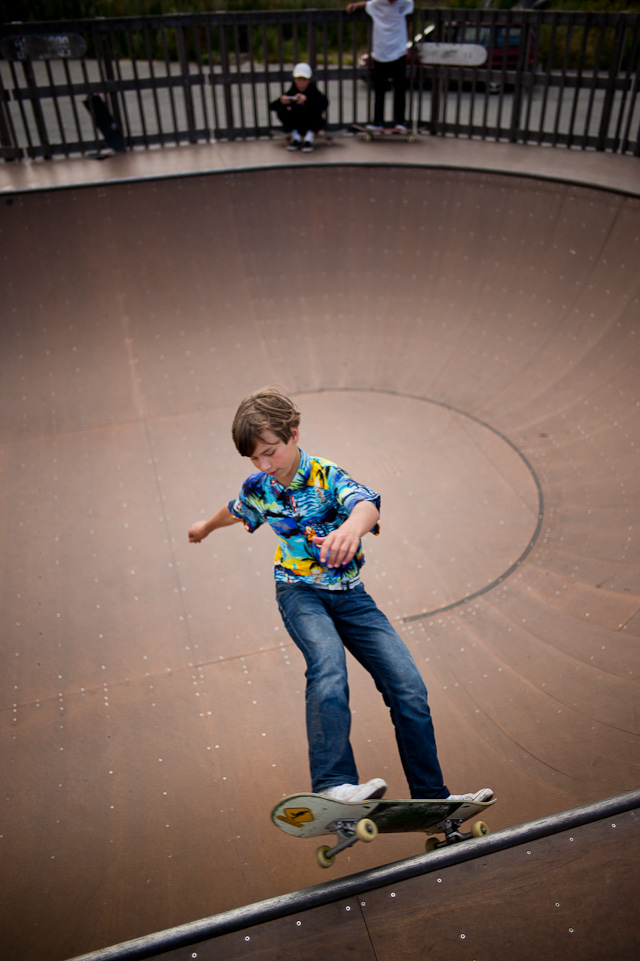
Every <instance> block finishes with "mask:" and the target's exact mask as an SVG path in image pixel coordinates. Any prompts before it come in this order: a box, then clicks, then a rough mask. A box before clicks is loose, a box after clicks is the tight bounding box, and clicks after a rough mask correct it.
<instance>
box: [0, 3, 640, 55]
mask: <svg viewBox="0 0 640 961" xmlns="http://www.w3.org/2000/svg"><path fill="white" fill-rule="evenodd" d="M346 2H347V0H344V4H341V3H339V2H337V0H29V2H28V3H25V0H3V2H2V14H3V19H4V21H5V22H11V21H16V20H28V21H31V22H37V21H69V20H92V19H95V18H97V17H107V18H117V19H123V18H130V17H137V18H139V17H159V16H162V15H171V14H177V13H182V14H198V13H205V12H216V11H227V12H241V11H245V12H246V11H283V12H287V11H293V10H304V9H316V10H323V9H324V10H338V9H342V8H343V6H344V5H346ZM435 6H437V7H439V8H440V9H451V10H454V9H458V10H459V9H478V8H486V6H485V3H484V2H483V0H475V2H473V0H468V2H464V0H463V2H459V0H458V2H449V3H440V4H437V5H431V4H428V3H424V2H422V0H417V7H418V8H419V9H423V10H427V11H428V10H430V9H434V7H435ZM513 6H514V0H494V2H493V3H492V4H491V9H492V10H507V9H510V8H512V7H513ZM543 9H544V11H545V12H548V11H551V10H560V11H563V12H565V13H570V12H571V11H575V12H580V13H584V12H585V11H591V12H596V13H597V12H607V13H615V12H621V11H629V12H633V11H635V12H638V11H640V2H630V0H614V2H608V3H605V2H601V0H555V2H552V3H547V4H545V5H544V7H543ZM338 29H339V28H338V23H337V22H336V21H335V19H333V20H332V22H325V23H323V24H321V25H316V28H315V30H314V31H313V35H312V36H309V35H308V29H307V24H306V23H305V21H304V18H300V20H299V22H296V23H293V22H288V23H279V24H277V25H274V24H268V25H264V26H263V25H262V24H258V25H247V24H245V25H241V26H238V27H237V29H236V28H231V27H227V28H225V27H219V26H218V25H217V24H216V25H213V26H210V27H206V26H203V25H187V26H185V27H184V28H183V29H182V30H180V31H179V30H177V29H175V28H174V27H170V26H168V25H167V26H165V25H162V24H160V25H156V26H154V27H151V26H150V25H148V24H146V25H145V27H144V29H140V28H139V26H136V27H135V28H134V26H133V24H131V22H129V23H128V24H127V25H126V26H125V27H124V29H121V30H118V32H117V34H113V35H112V39H111V41H110V42H111V43H112V44H113V45H114V47H113V48H112V51H111V52H112V53H113V54H115V53H116V52H117V55H118V56H121V57H131V58H134V59H136V60H164V59H167V60H169V61H173V62H175V61H176V60H178V59H179V53H180V49H182V50H183V51H184V56H185V57H186V59H187V60H189V61H190V62H191V63H194V62H195V63H200V64H212V63H213V64H219V63H221V62H223V60H224V59H225V50H228V51H229V52H228V57H229V60H230V62H231V64H233V65H235V66H237V64H238V63H245V64H246V63H250V62H252V61H253V62H254V63H260V62H265V61H269V62H289V63H290V62H292V61H295V60H301V59H313V60H314V62H316V63H318V64H319V65H321V64H322V63H324V62H325V60H326V62H327V63H330V62H331V63H335V62H336V60H337V53H336V51H337V50H338V48H339V45H340V44H339V34H338ZM356 30H357V34H356V50H357V52H358V53H362V52H363V51H364V50H366V48H367V36H368V34H367V28H366V26H365V23H364V22H363V20H362V18H361V19H360V21H359V23H358V26H357V28H356ZM86 36H87V43H88V56H90V57H91V56H95V54H96V51H95V50H94V46H93V45H94V37H93V36H92V35H91V33H90V32H89V31H86ZM351 36H352V35H351V32H350V30H349V32H348V33H346V34H343V37H342V47H343V61H342V62H343V63H344V64H345V65H349V64H350V63H351V61H352V59H353V57H352V53H353V50H354V47H353V44H352V41H351ZM615 42H616V34H615V30H614V29H613V28H608V29H607V30H606V31H604V32H603V31H602V29H601V28H600V27H595V28H593V29H589V30H586V31H585V30H584V29H583V28H582V27H581V26H580V27H578V28H574V27H572V26H570V25H569V26H567V25H562V26H557V25H556V26H553V27H552V26H549V25H546V24H545V25H543V26H542V27H541V29H540V31H539V36H538V37H537V51H536V52H537V62H538V64H539V65H540V67H541V68H542V69H545V68H547V67H548V66H551V67H553V68H556V69H562V68H565V69H568V70H579V69H582V70H585V71H586V70H588V69H591V68H593V67H594V66H596V67H597V68H598V69H599V70H604V69H607V68H608V66H609V64H610V63H611V58H612V54H613V51H614V47H615ZM625 44H626V46H625V50H624V54H623V63H622V68H623V69H627V65H628V64H630V63H633V62H635V58H636V57H637V51H634V50H633V49H632V48H631V45H632V40H631V38H630V37H627V38H625ZM180 45H182V46H180ZM312 47H313V49H314V55H313V56H312V54H311V52H310V51H311V48H312Z"/></svg>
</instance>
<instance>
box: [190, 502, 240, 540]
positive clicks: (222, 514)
mask: <svg viewBox="0 0 640 961" xmlns="http://www.w3.org/2000/svg"><path fill="white" fill-rule="evenodd" d="M240 523H241V521H240V518H239V517H236V516H235V515H234V514H232V513H231V511H230V510H229V508H228V507H227V505H226V504H225V506H224V507H221V508H220V510H219V511H218V513H217V514H214V515H213V517H210V518H209V520H208V521H196V522H195V524H192V525H191V527H190V528H189V541H190V543H191V544H199V543H200V541H203V540H204V539H205V537H208V536H209V534H211V533H212V532H213V531H217V530H219V529H220V528H221V527H231V525H232V524H240Z"/></svg>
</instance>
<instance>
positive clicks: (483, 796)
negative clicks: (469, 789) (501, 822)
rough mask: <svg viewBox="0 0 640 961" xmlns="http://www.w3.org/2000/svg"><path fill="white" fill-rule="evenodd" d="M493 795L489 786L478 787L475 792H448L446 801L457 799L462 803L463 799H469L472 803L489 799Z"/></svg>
mask: <svg viewBox="0 0 640 961" xmlns="http://www.w3.org/2000/svg"><path fill="white" fill-rule="evenodd" d="M492 797H493V791H492V790H491V788H490V787H483V788H480V790H479V791H476V793H475V794H450V795H449V797H448V798H446V799H445V800H447V801H459V802H460V804H462V802H463V801H471V802H472V803H474V804H480V803H481V802H482V801H490V800H491V798H492Z"/></svg>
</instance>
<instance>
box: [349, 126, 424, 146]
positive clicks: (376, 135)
mask: <svg viewBox="0 0 640 961" xmlns="http://www.w3.org/2000/svg"><path fill="white" fill-rule="evenodd" d="M350 129H351V133H355V134H358V135H359V136H361V137H362V139H363V140H365V141H366V142H367V143H369V142H370V141H371V140H388V139H389V138H390V137H393V138H396V139H399V140H406V141H407V143H413V141H414V140H415V139H416V134H415V131H414V130H411V129H410V128H409V129H407V130H396V128H395V127H383V128H382V130H367V128H366V126H364V125H363V124H360V123H353V124H351V128H350Z"/></svg>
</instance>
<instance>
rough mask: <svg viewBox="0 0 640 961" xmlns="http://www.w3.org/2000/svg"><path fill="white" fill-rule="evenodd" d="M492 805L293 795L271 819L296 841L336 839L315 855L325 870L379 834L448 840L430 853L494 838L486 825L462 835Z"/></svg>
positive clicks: (432, 843) (432, 845) (434, 844)
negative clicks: (466, 824)
mask: <svg viewBox="0 0 640 961" xmlns="http://www.w3.org/2000/svg"><path fill="white" fill-rule="evenodd" d="M495 801H496V799H495V798H493V799H492V800H491V801H482V802H476V801H462V802H461V801H444V800H436V801H432V800H424V801H422V800H406V801H391V800H377V799H372V800H370V801H358V802H355V803H354V802H352V801H334V800H332V799H331V798H326V797H323V796H322V795H321V794H292V795H291V796H290V797H286V798H284V799H283V800H282V801H280V802H279V803H278V804H276V806H275V807H274V809H273V811H272V812H271V820H272V821H273V823H274V824H275V825H276V827H278V828H280V830H281V831H284V832H285V834H290V835H291V836H292V837H297V838H313V837H321V836H322V835H325V834H335V835H337V838H338V843H337V844H336V845H335V846H334V847H330V846H329V845H326V844H325V845H322V847H319V848H318V849H317V851H316V861H317V862H318V864H319V865H320V867H322V868H329V867H331V865H332V864H333V861H334V858H335V856H336V854H339V853H340V851H344V850H345V848H348V847H351V845H352V844H355V843H356V841H365V842H369V841H373V840H374V838H375V837H376V836H377V835H378V833H380V834H399V833H409V832H412V831H424V833H425V834H429V835H433V834H439V833H443V834H444V840H441V841H439V840H438V839H437V838H435V837H429V838H428V839H427V842H426V845H425V847H426V850H427V851H433V850H435V849H436V848H438V847H442V846H444V845H447V844H454V843H455V842H456V841H465V840H467V839H468V838H472V837H482V835H484V834H488V833H489V829H488V827H487V825H486V824H485V823H484V821H476V822H475V823H474V824H473V826H472V829H471V831H468V832H465V831H461V830H460V826H461V825H462V824H463V822H464V821H467V820H468V819H469V818H472V817H473V816H474V815H476V814H480V813H481V812H483V811H485V810H486V808H489V807H491V805H492V804H495Z"/></svg>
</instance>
